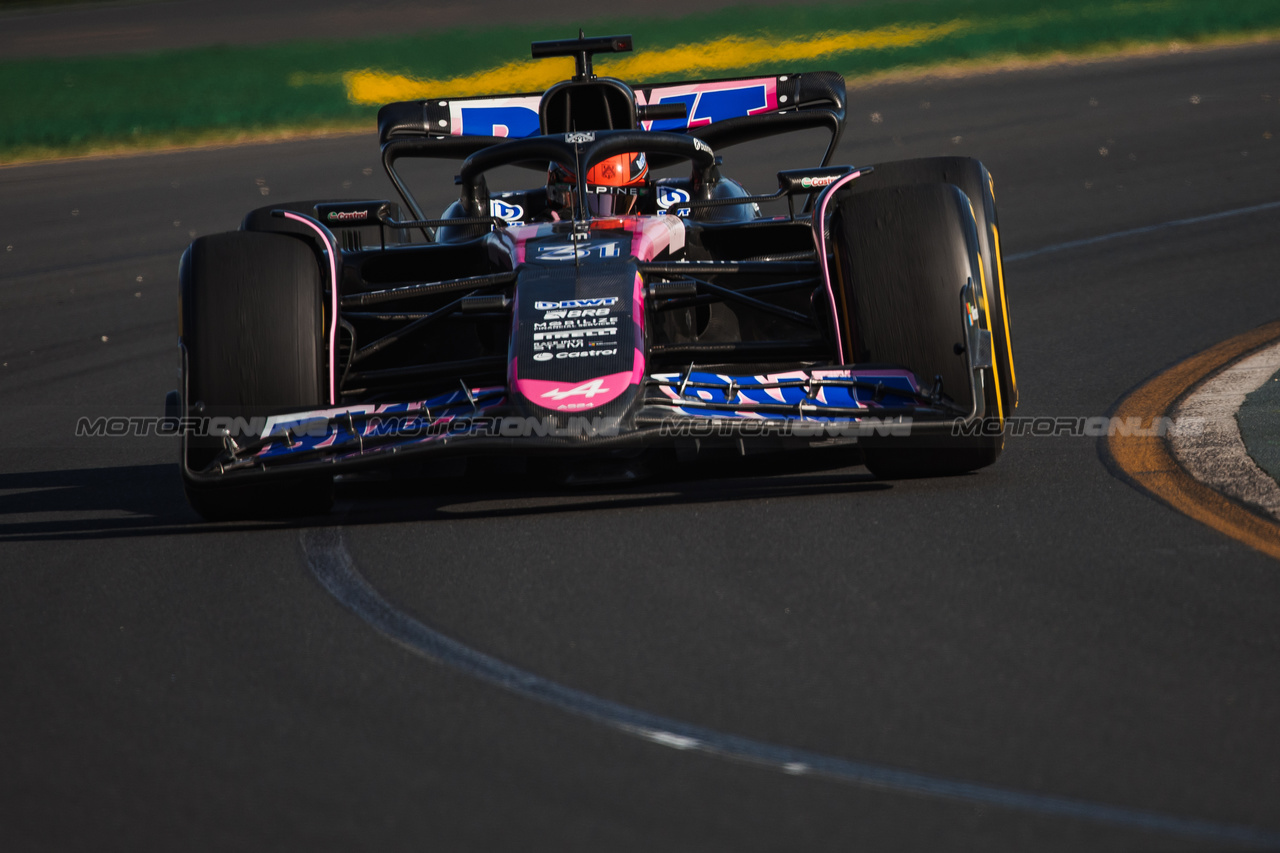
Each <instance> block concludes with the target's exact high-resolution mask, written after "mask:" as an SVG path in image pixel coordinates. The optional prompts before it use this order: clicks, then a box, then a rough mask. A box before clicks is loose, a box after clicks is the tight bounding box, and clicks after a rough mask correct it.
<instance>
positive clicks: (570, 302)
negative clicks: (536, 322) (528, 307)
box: [533, 296, 618, 311]
mask: <svg viewBox="0 0 1280 853" xmlns="http://www.w3.org/2000/svg"><path fill="white" fill-rule="evenodd" d="M617 301H618V297H616V296H601V297H598V298H596V299H562V300H560V301H559V302H535V303H533V307H534V308H535V309H536V310H538V311H555V310H558V309H560V308H599V307H601V306H604V305H614V304H616V303H617Z"/></svg>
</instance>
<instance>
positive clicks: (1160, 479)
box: [1106, 321, 1280, 559]
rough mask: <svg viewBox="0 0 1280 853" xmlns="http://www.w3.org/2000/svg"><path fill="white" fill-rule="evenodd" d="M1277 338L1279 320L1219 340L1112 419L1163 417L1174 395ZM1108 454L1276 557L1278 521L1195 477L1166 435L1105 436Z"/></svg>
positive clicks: (1205, 520)
mask: <svg viewBox="0 0 1280 853" xmlns="http://www.w3.org/2000/svg"><path fill="white" fill-rule="evenodd" d="M1277 340H1280V321H1276V322H1274V323H1268V324H1267V325H1265V326H1260V327H1259V328H1257V329H1254V330H1253V331H1250V332H1245V333H1244V334H1243V335H1237V336H1236V337H1234V338H1231V339H1229V340H1226V341H1223V342H1222V343H1220V344H1217V345H1215V346H1212V347H1210V348H1209V349H1207V350H1205V351H1204V352H1202V353H1200V354H1198V355H1194V356H1192V357H1191V358H1189V359H1187V360H1186V361H1183V362H1181V363H1179V364H1176V365H1174V366H1173V367H1171V368H1169V369H1168V370H1166V371H1164V372H1162V373H1160V374H1157V375H1156V376H1155V377H1154V378H1152V379H1150V380H1148V381H1147V382H1145V383H1144V384H1143V385H1141V386H1140V387H1139V388H1137V389H1136V390H1134V391H1133V392H1131V393H1130V394H1129V395H1128V396H1126V397H1125V398H1124V399H1123V400H1121V401H1120V405H1119V407H1118V408H1117V409H1116V412H1115V417H1118V418H1121V419H1124V418H1133V417H1136V418H1140V419H1141V421H1142V425H1143V427H1144V428H1146V427H1149V426H1150V425H1151V422H1152V420H1153V419H1155V418H1160V417H1167V416H1168V413H1169V412H1170V411H1171V410H1172V409H1173V407H1174V405H1175V404H1176V403H1177V402H1178V400H1179V399H1181V398H1182V396H1183V395H1184V394H1185V393H1186V392H1187V391H1188V390H1190V389H1191V388H1193V387H1194V386H1196V385H1198V384H1199V383H1200V382H1201V381H1203V380H1204V379H1206V378H1207V377H1209V376H1210V375H1211V374H1213V373H1216V372H1217V371H1218V370H1220V369H1222V368H1224V367H1226V366H1227V365H1229V364H1231V363H1232V362H1235V361H1238V360H1239V359H1241V358H1243V357H1244V356H1246V355H1248V354H1249V353H1251V352H1253V351H1255V350H1257V349H1260V348H1261V347H1264V346H1266V345H1267V344H1270V343H1272V342H1274V341H1277ZM1106 449H1107V453H1108V454H1109V455H1110V456H1111V460H1112V462H1114V464H1115V466H1116V467H1117V468H1118V469H1119V470H1120V472H1121V473H1123V474H1124V476H1125V477H1127V478H1128V479H1129V480H1130V481H1132V482H1133V483H1134V484H1135V485H1137V486H1138V487H1139V488H1141V489H1143V490H1145V491H1147V492H1150V493H1151V494H1152V495H1154V496H1155V497H1157V498H1159V499H1160V500H1162V501H1164V502H1165V503H1167V504H1168V505H1169V506H1171V507H1173V508H1174V509H1176V510H1178V512H1181V513H1183V514H1184V515H1188V516H1190V517H1191V518H1194V519H1195V520H1196V521H1199V522H1201V523H1202V524H1207V525H1208V526H1210V527H1212V528H1213V529H1214V530H1217V531H1219V532H1220V533H1225V534H1226V535H1227V536H1230V537H1231V538H1232V539H1235V540H1237V541H1240V542H1243V543H1244V544H1246V545H1248V546H1249V547H1251V548H1256V549H1257V550H1259V551H1261V552H1262V553H1264V554H1267V555H1269V556H1271V557H1276V558H1277V559H1280V524H1277V523H1276V522H1275V521H1274V520H1273V519H1269V518H1264V517H1262V516H1260V515H1255V514H1254V513H1252V512H1250V511H1249V510H1247V509H1245V508H1244V507H1242V506H1240V505H1239V504H1237V503H1235V502H1233V501H1232V500H1230V499H1229V498H1226V497H1224V496H1223V495H1221V494H1219V493H1218V492H1216V491H1214V490H1213V489H1211V488H1210V487H1208V486H1206V485H1205V484H1204V483H1201V482H1200V481H1199V480H1196V479H1194V478H1193V477H1192V476H1191V475H1190V474H1188V473H1187V472H1186V470H1184V469H1183V468H1182V466H1181V465H1179V464H1178V462H1177V460H1176V459H1174V456H1173V453H1172V452H1171V451H1170V449H1169V445H1168V444H1167V443H1166V442H1165V439H1164V438H1162V437H1160V436H1157V435H1150V436H1142V435H1121V434H1119V433H1116V434H1115V435H1112V436H1110V437H1109V438H1108V439H1107V444H1106Z"/></svg>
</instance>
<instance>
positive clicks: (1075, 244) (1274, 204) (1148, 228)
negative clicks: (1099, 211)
mask: <svg viewBox="0 0 1280 853" xmlns="http://www.w3.org/2000/svg"><path fill="white" fill-rule="evenodd" d="M1276 209H1280V201H1269V202H1267V203H1266V204H1255V205H1253V206H1251V207H1237V208H1235V209H1234V210H1223V211H1220V212H1218V213H1210V214H1206V215H1205V216H1193V217H1191V218H1190V219H1173V220H1170V221H1169V222H1161V223H1160V224H1158V225H1144V226H1143V227H1141V228H1130V229H1129V230H1127V231H1115V232H1112V233H1111V234H1103V235H1102V236H1100V237H1090V238H1088V239H1086V240H1072V241H1071V242H1069V243H1057V244H1055V245H1053V246H1045V247H1044V248H1042V249H1032V250H1031V251H1029V252H1018V253H1017V254H1013V255H1005V256H1004V262H1005V263H1006V264H1011V263H1015V262H1017V261H1023V260H1026V259H1027V258H1034V257H1036V256H1038V255H1047V254H1049V253H1050V252H1064V251H1066V250H1067V249H1078V248H1080V247H1081V246H1092V245H1094V244H1096V243H1105V242H1107V241H1108V240H1119V239H1120V238H1121V237H1133V236H1135V235H1137V234H1150V233H1151V232H1152V231H1163V230H1164V229H1165V228H1178V227H1180V226H1183V225H1199V224H1200V223H1202V222H1213V221H1214V220H1216V219H1227V218H1228V217H1232V216H1244V215H1245V214H1248V213H1262V212H1263V211H1267V210H1276Z"/></svg>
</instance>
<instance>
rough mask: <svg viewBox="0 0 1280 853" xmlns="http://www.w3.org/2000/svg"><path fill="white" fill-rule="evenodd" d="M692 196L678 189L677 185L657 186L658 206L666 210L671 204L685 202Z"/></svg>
mask: <svg viewBox="0 0 1280 853" xmlns="http://www.w3.org/2000/svg"><path fill="white" fill-rule="evenodd" d="M692 197H693V196H691V195H689V193H688V192H686V191H685V190H682V189H680V188H679V187H666V186H659V187H658V207H659V208H660V209H662V210H666V209H667V208H668V207H671V206H672V205H677V204H685V203H687V202H688V201H689V199H691V198H692Z"/></svg>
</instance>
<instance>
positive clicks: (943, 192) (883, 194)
mask: <svg viewBox="0 0 1280 853" xmlns="http://www.w3.org/2000/svg"><path fill="white" fill-rule="evenodd" d="M831 236H832V240H833V241H834V242H835V245H836V265H837V270H838V275H839V280H840V284H841V297H842V301H843V303H844V308H843V311H842V312H841V313H842V315H843V316H844V317H846V318H850V321H849V324H848V327H847V328H848V332H849V337H850V342H849V346H850V347H851V349H852V355H853V358H852V360H853V361H854V362H856V363H880V364H897V365H902V366H904V367H906V368H908V369H910V370H911V371H912V372H913V373H915V374H916V377H917V378H918V379H919V380H920V382H921V384H922V385H924V386H925V387H928V386H929V385H931V384H932V382H933V380H934V377H941V378H942V387H943V391H944V393H946V394H947V395H948V396H949V397H951V399H952V400H953V401H954V402H955V403H956V404H957V405H959V406H960V407H961V408H964V409H966V410H967V409H970V408H971V407H972V406H973V388H972V381H971V379H970V371H969V365H968V358H967V357H966V355H965V353H964V345H965V342H966V341H965V331H964V324H963V320H962V316H963V314H962V302H961V292H962V289H963V288H964V286H965V284H966V283H967V282H968V281H969V280H970V279H972V280H973V281H974V282H975V283H976V282H977V281H978V275H977V273H978V264H979V263H980V260H979V255H978V238H977V226H976V223H975V222H974V218H973V214H972V212H971V211H970V208H969V200H968V198H967V197H966V196H965V194H964V193H963V192H961V191H960V190H959V189H958V188H957V187H954V186H951V185H949V184H922V185H917V186H903V187H892V188H887V189H879V190H871V191H865V192H862V193H859V194H856V195H850V196H847V197H845V198H843V199H841V200H840V201H839V202H838V206H837V210H836V215H835V216H834V217H833V219H832V223H831ZM983 379H984V382H983V405H984V407H985V409H986V411H988V412H994V411H995V405H996V403H995V390H994V376H993V375H992V374H991V372H990V371H986V372H985V373H984V376H983ZM890 441H892V439H890ZM1002 446H1003V440H1002V436H994V437H987V436H979V437H975V438H957V437H939V439H938V444H937V445H936V446H926V447H919V446H895V445H892V444H890V445H887V446H881V447H877V446H875V445H874V444H869V445H868V446H867V447H866V463H865V464H866V466H867V468H868V469H869V470H870V471H871V472H872V473H874V474H876V475H877V476H880V477H886V478H896V477H921V476H943V475H949V474H959V473H964V472H966V471H972V470H975V469H977V468H982V467H984V466H987V465H990V464H992V463H993V462H995V461H996V459H997V458H998V457H999V455H1000V450H1001V448H1002Z"/></svg>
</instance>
